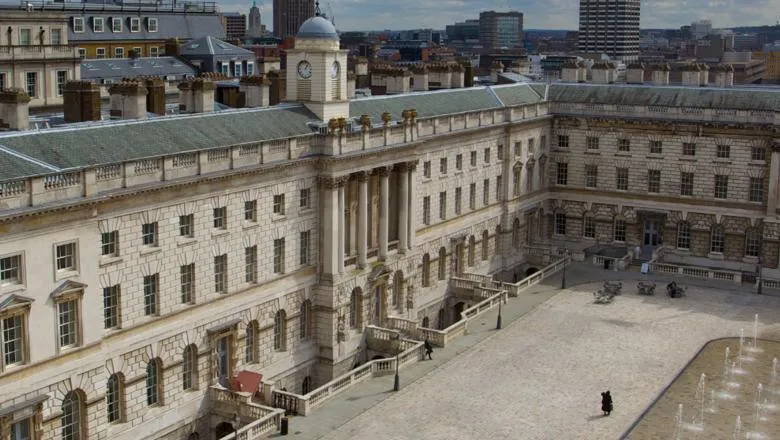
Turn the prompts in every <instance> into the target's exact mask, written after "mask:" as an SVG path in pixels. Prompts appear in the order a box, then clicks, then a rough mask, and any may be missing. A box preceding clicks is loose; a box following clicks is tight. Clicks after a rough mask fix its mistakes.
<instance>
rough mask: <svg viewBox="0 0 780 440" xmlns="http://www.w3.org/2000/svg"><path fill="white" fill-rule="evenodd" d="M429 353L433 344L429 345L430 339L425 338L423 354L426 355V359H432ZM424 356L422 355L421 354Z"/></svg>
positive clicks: (431, 351)
mask: <svg viewBox="0 0 780 440" xmlns="http://www.w3.org/2000/svg"><path fill="white" fill-rule="evenodd" d="M431 353H433V345H431V343H430V341H428V340H427V339H426V340H425V355H426V356H428V359H430V360H433V357H431ZM423 358H424V356H423Z"/></svg>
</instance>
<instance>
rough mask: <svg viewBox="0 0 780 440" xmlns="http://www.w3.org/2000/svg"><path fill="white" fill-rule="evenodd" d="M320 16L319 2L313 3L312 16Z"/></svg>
mask: <svg viewBox="0 0 780 440" xmlns="http://www.w3.org/2000/svg"><path fill="white" fill-rule="evenodd" d="M320 15H321V13H320V2H318V1H317V2H314V16H315V17H319V16H320Z"/></svg>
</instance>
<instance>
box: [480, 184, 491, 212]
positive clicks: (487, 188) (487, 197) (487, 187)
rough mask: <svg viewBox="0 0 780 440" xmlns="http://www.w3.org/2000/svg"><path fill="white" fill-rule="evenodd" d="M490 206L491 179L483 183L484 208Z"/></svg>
mask: <svg viewBox="0 0 780 440" xmlns="http://www.w3.org/2000/svg"><path fill="white" fill-rule="evenodd" d="M489 204H490V179H485V180H484V181H483V182H482V206H487V205H489Z"/></svg>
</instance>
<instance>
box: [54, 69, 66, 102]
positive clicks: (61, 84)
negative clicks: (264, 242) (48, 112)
mask: <svg viewBox="0 0 780 440" xmlns="http://www.w3.org/2000/svg"><path fill="white" fill-rule="evenodd" d="M60 74H63V75H64V77H63V78H62V81H60ZM54 80H55V83H56V84H55V85H56V87H57V89H56V90H57V96H62V93H63V92H64V89H65V84H66V83H67V82H68V71H67V70H56V71H54Z"/></svg>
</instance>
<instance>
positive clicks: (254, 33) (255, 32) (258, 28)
mask: <svg viewBox="0 0 780 440" xmlns="http://www.w3.org/2000/svg"><path fill="white" fill-rule="evenodd" d="M262 35H263V24H262V23H261V21H260V8H258V7H257V1H253V2H252V7H251V8H250V9H249V36H250V37H260V36H262Z"/></svg>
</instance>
